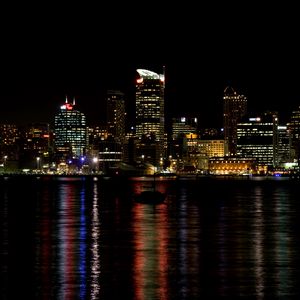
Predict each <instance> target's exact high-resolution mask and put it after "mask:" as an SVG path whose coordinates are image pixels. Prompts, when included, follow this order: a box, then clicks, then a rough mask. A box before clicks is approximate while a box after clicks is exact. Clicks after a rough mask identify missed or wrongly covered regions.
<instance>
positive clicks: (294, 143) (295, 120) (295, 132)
mask: <svg viewBox="0 0 300 300" xmlns="http://www.w3.org/2000/svg"><path fill="white" fill-rule="evenodd" d="M287 129H288V131H289V134H290V139H291V140H290V144H291V157H292V159H294V160H295V161H296V162H297V163H298V166H299V165H300V164H299V161H300V106H299V108H298V110H294V111H292V114H291V117H290V121H289V122H288V124H287Z"/></svg>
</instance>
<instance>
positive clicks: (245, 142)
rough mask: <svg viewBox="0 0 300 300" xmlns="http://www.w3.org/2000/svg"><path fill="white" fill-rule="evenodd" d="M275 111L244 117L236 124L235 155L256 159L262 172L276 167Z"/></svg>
mask: <svg viewBox="0 0 300 300" xmlns="http://www.w3.org/2000/svg"><path fill="white" fill-rule="evenodd" d="M277 127H278V117H277V113H273V112H266V113H264V114H261V115H259V116H258V115H257V116H255V117H244V119H243V120H241V121H240V122H239V123H238V124H237V155H236V156H237V157H242V158H253V159H256V162H257V164H258V166H259V167H260V168H261V169H262V171H263V172H267V170H268V169H269V168H273V167H276V162H277V160H278V158H277V148H278V135H277Z"/></svg>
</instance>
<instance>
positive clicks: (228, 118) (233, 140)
mask: <svg viewBox="0 0 300 300" xmlns="http://www.w3.org/2000/svg"><path fill="white" fill-rule="evenodd" d="M246 113H247V98H246V97H245V96H244V95H239V94H238V93H237V92H236V91H235V90H234V89H233V88H232V87H230V86H228V87H226V88H225V90H224V96H223V126H224V140H225V155H226V156H234V155H236V145H237V123H238V122H239V121H240V120H241V118H242V117H243V116H245V115H246Z"/></svg>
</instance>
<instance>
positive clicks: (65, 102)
mask: <svg viewBox="0 0 300 300" xmlns="http://www.w3.org/2000/svg"><path fill="white" fill-rule="evenodd" d="M65 103H68V96H67V95H66V101H65Z"/></svg>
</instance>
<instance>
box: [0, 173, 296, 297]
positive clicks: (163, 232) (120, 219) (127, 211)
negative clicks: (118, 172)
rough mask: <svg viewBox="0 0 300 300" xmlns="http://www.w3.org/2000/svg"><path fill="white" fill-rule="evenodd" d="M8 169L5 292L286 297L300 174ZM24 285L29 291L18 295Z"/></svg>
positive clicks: (292, 289) (2, 190)
mask: <svg viewBox="0 0 300 300" xmlns="http://www.w3.org/2000/svg"><path fill="white" fill-rule="evenodd" d="M156 183H157V189H159V190H161V191H163V192H166V193H167V197H166V199H165V202H164V203H162V204H157V205H151V204H141V203H136V202H135V201H134V198H133V197H132V195H133V193H135V192H136V191H138V190H139V189H140V188H141V187H143V185H145V182H140V181H128V182H127V181H126V182H113V181H110V180H102V179H99V180H98V181H94V180H93V178H84V177H83V178H78V179H74V178H71V179H68V178H64V179H63V180H57V179H56V180H54V179H53V178H51V177H49V178H39V179H38V178H35V177H21V178H18V177H17V178H6V179H5V178H1V179H0V199H1V202H0V205H1V206H0V211H1V297H0V298H1V299H31V300H34V299H47V300H49V299H51V300H52V299H53V300H54V299H136V300H140V299H141V300H143V299H145V300H146V299H147V300H148V299H151V300H152V299H200V298H201V299H210V298H212V297H216V298H221V297H227V298H228V299H232V298H235V297H242V296H246V297H252V298H255V299H266V298H268V299H269V298H271V299H274V298H278V299H290V298H291V297H292V296H299V295H300V235H299V229H300V226H299V223H300V204H299V203H300V189H299V186H300V185H299V183H300V182H297V181H291V180H284V179H276V180H275V179H273V180H259V179H256V180H233V179H220V178H218V179H217V178H199V179H197V180H177V181H157V182H156ZM20 295H21V296H20Z"/></svg>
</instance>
